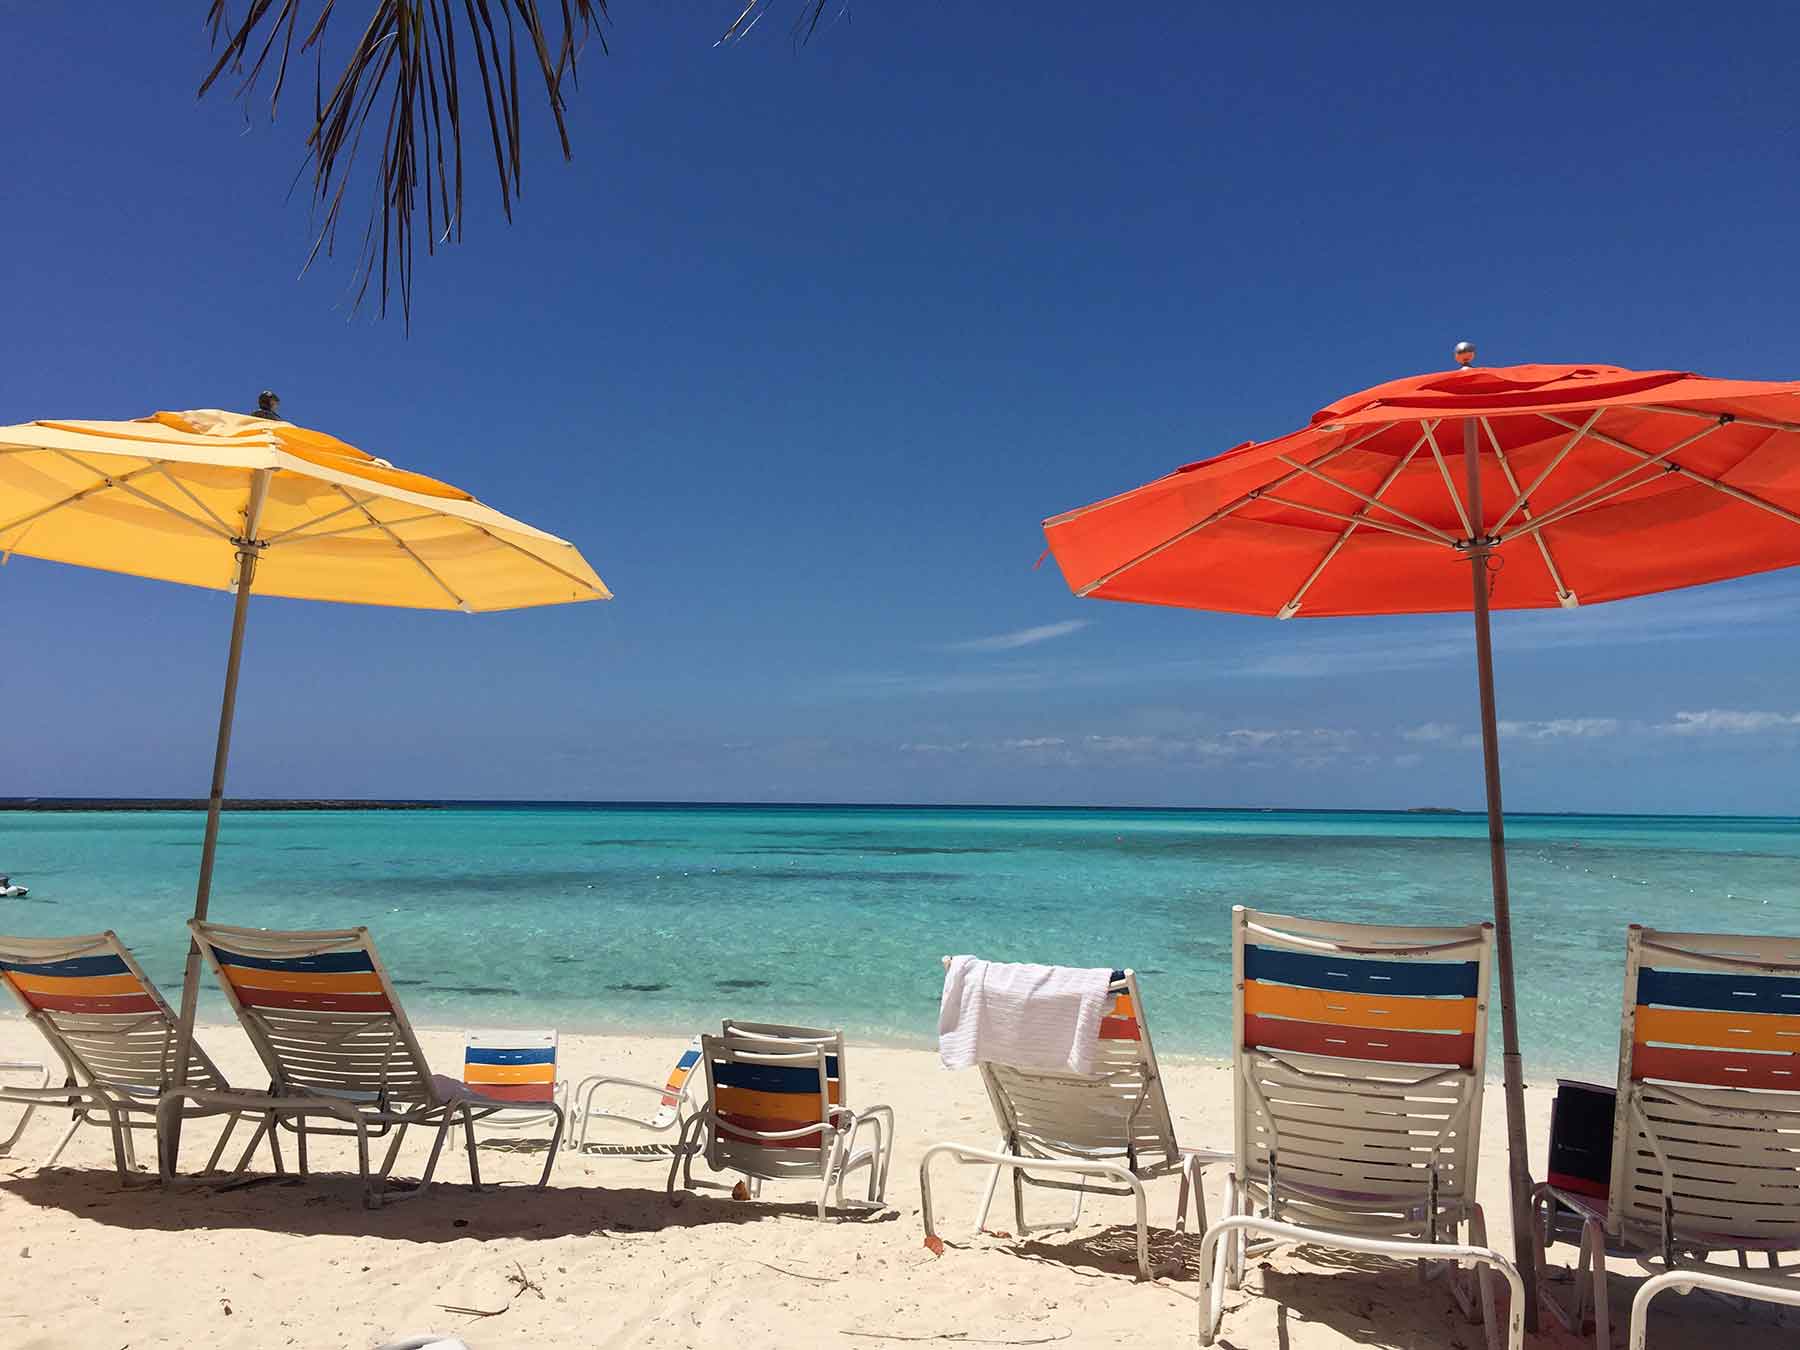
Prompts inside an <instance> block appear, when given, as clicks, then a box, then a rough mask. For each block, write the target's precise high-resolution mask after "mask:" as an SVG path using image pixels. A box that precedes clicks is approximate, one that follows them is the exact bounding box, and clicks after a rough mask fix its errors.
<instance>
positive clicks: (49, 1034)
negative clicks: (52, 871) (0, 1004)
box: [0, 932, 278, 1180]
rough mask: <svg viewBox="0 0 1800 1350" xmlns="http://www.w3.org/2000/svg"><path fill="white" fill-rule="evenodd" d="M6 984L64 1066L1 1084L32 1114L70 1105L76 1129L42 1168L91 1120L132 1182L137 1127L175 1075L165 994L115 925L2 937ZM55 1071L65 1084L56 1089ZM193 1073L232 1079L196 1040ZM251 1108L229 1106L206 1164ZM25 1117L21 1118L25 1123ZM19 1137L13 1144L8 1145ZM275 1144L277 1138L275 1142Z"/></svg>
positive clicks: (202, 1078) (213, 1084) (149, 1118)
mask: <svg viewBox="0 0 1800 1350" xmlns="http://www.w3.org/2000/svg"><path fill="white" fill-rule="evenodd" d="M0 984H4V985H5V986H6V987H7V989H8V991H9V992H11V994H12V996H13V998H15V999H16V1000H17V1001H18V1003H19V1006H20V1007H21V1008H22V1009H23V1010H24V1013H25V1019H26V1020H27V1021H28V1022H30V1023H31V1024H32V1025H33V1026H34V1027H36V1028H37V1029H38V1031H39V1033H40V1034H41V1035H42V1036H43V1037H44V1039H45V1040H46V1041H48V1042H49V1044H50V1048H51V1049H52V1050H53V1051H55V1053H56V1058H57V1060H58V1061H60V1063H61V1066H62V1070H63V1072H62V1074H61V1075H54V1073H53V1074H51V1075H46V1076H45V1078H44V1080H43V1082H42V1083H41V1084H40V1085H38V1086H36V1087H24V1086H15V1085H0V1100H3V1101H12V1102H19V1103H22V1104H23V1105H25V1107H26V1109H27V1112H29V1111H30V1110H31V1109H32V1108H33V1107H36V1106H56V1107H68V1108H69V1109H70V1112H71V1117H72V1118H71V1119H70V1122H69V1128H68V1130H67V1131H65V1132H64V1134H63V1136H62V1140H61V1141H60V1142H59V1143H58V1144H57V1146H56V1148H55V1149H54V1150H53V1151H52V1152H51V1154H50V1156H49V1158H48V1159H47V1160H46V1161H45V1163H44V1166H46V1167H52V1166H54V1165H55V1164H56V1160H57V1159H58V1158H60V1157H61V1156H62V1152H63V1150H64V1149H65V1148H67V1147H68V1145H69V1141H70V1140H71V1139H73V1138H74V1137H75V1132H76V1131H77V1130H78V1129H80V1128H81V1126H83V1125H94V1126H98V1127H100V1128H102V1129H106V1130H109V1131H111V1133H112V1140H113V1163H114V1165H115V1166H116V1167H117V1168H118V1171H119V1176H120V1179H121V1180H126V1179H129V1178H130V1176H131V1175H132V1173H133V1171H134V1170H135V1169H136V1166H137V1156H136V1151H135V1150H134V1148H133V1147H132V1132H133V1131H134V1130H151V1129H154V1128H155V1125H156V1121H155V1117H156V1106H157V1101H158V1099H159V1098H160V1097H161V1096H162V1094H163V1093H164V1092H165V1091H166V1090H167V1089H168V1087H169V1086H170V1084H171V1083H172V1082H173V1081H174V1076H175V1075H174V1064H175V1038H176V1029H175V1015H174V1013H173V1012H171V1011H170V1009H169V1005H168V1003H167V1002H166V1001H165V1000H164V999H163V996H162V994H161V992H160V991H159V990H158V989H157V988H156V986H155V985H154V984H152V983H151V982H150V980H149V978H148V977H147V976H146V975H145V974H144V972H143V970H142V968H140V967H139V965H138V963H137V960H136V958H135V957H133V956H132V954H131V953H130V952H129V951H127V950H126V949H125V946H124V944H123V943H121V942H120V941H119V938H118V935H117V934H115V933H112V932H105V933H90V934H87V935H85V936H82V937H57V938H14V937H0ZM53 1076H60V1077H66V1079H67V1081H66V1082H65V1083H64V1084H63V1085H62V1086H60V1087H57V1086H53V1085H52V1078H53ZM188 1080H189V1081H190V1082H192V1083H194V1084H195V1085H197V1086H200V1087H205V1088H210V1089H218V1090H226V1089H227V1084H226V1082H225V1076H224V1075H223V1074H221V1073H220V1072H219V1070H218V1069H217V1067H215V1066H214V1064H213V1062H212V1060H210V1059H209V1058H207V1055H206V1051H204V1050H203V1049H201V1048H200V1045H199V1043H198V1042H193V1043H192V1045H191V1048H190V1049H189V1052H188ZM247 1095H254V1094H247ZM258 1105H266V1103H261V1102H259V1103H258ZM246 1115H248V1116H259V1115H260V1112H259V1111H258V1110H257V1109H256V1108H254V1107H249V1108H244V1109H242V1110H238V1111H234V1112H232V1116H231V1120H230V1121H229V1122H228V1123H227V1124H226V1127H225V1130H224V1132H223V1133H222V1134H221V1135H220V1136H219V1141H218V1144H217V1146H216V1147H215V1148H214V1150H213V1155H212V1159H211V1161H210V1162H209V1163H208V1164H207V1170H208V1171H209V1172H210V1171H211V1170H212V1169H213V1168H215V1167H217V1166H218V1162H219V1158H220V1156H221V1155H222V1154H223V1153H224V1151H225V1146H226V1144H227V1143H228V1142H229V1141H230V1138H231V1132H232V1130H233V1129H235V1128H236V1126H237V1122H238V1120H239V1119H240V1118H241V1117H243V1116H246ZM27 1118H29V1117H27ZM24 1123H25V1122H24V1121H21V1122H20V1124H19V1128H20V1130H22V1129H23V1128H24ZM266 1129H267V1124H266V1122H265V1123H264V1125H263V1127H262V1128H260V1129H259V1130H258V1132H257V1134H256V1136H254V1137H252V1139H251V1140H250V1144H249V1146H248V1147H247V1148H246V1149H245V1151H244V1163H248V1162H249V1159H250V1155H251V1153H253V1152H254V1151H255V1148H256V1145H257V1143H258V1142H259V1140H260V1139H261V1137H262V1134H263V1133H264V1131H266ZM16 1138H17V1133H16V1132H15V1134H14V1136H13V1139H16ZM13 1139H9V1140H8V1141H7V1142H8V1146H9V1147H10V1145H11V1143H12V1142H13ZM277 1147H278V1145H277V1144H276V1142H275V1140H274V1138H273V1137H272V1136H271V1138H270V1148H271V1149H275V1148H277ZM3 1151H4V1150H0V1152H3ZM240 1165H241V1164H240Z"/></svg>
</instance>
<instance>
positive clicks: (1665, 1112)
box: [1532, 924, 1800, 1350]
mask: <svg viewBox="0 0 1800 1350" xmlns="http://www.w3.org/2000/svg"><path fill="white" fill-rule="evenodd" d="M1646 956H1648V957H1649V958H1650V959H1651V960H1652V961H1653V963H1654V965H1653V968H1654V969H1658V970H1666V971H1671V972H1682V973H1696V974H1708V975H1717V974H1724V975H1732V974H1739V975H1753V976H1767V975H1780V976H1791V977H1800V940H1796V939H1793V938H1771V937H1745V936H1736V935H1731V934H1723V933H1673V932H1659V931H1656V930H1654V929H1649V928H1644V927H1642V926H1640V925H1638V924H1632V925H1631V926H1630V927H1629V928H1627V929H1626V936H1625V991H1624V1003H1623V1012H1622V1016H1621V1021H1620V1030H1619V1077H1618V1097H1617V1105H1616V1107H1615V1109H1614V1115H1613V1172H1612V1182H1611V1185H1610V1186H1609V1188H1608V1191H1607V1201H1606V1203H1605V1204H1604V1205H1600V1204H1596V1203H1595V1201H1594V1199H1593V1198H1590V1197H1588V1196H1584V1195H1578V1194H1575V1193H1573V1192H1570V1191H1565V1190H1563V1189H1561V1188H1559V1187H1557V1186H1554V1185H1551V1184H1549V1183H1547V1182H1546V1183H1543V1184H1540V1185H1538V1186H1536V1187H1534V1188H1533V1190H1532V1201H1533V1204H1534V1207H1535V1209H1536V1213H1537V1222H1536V1223H1535V1224H1534V1225H1533V1236H1534V1239H1535V1241H1536V1244H1537V1261H1538V1268H1539V1269H1540V1270H1547V1269H1548V1267H1547V1266H1546V1264H1545V1248H1546V1247H1547V1246H1548V1245H1549V1243H1550V1241H1551V1240H1552V1237H1553V1235H1555V1236H1565V1234H1564V1233H1563V1232H1562V1230H1561V1228H1560V1226H1559V1225H1557V1223H1556V1216H1555V1211H1556V1207H1557V1206H1558V1205H1559V1204H1560V1205H1562V1206H1564V1207H1565V1208H1566V1209H1568V1210H1570V1211H1572V1212H1573V1214H1574V1215H1575V1218H1576V1220H1577V1221H1579V1223H1580V1225H1581V1237H1580V1242H1579V1246H1578V1251H1577V1257H1576V1264H1575V1268H1574V1270H1573V1272H1572V1275H1573V1280H1572V1285H1571V1288H1570V1291H1569V1297H1568V1298H1567V1300H1566V1301H1565V1300H1562V1299H1558V1298H1556V1297H1555V1296H1554V1294H1553V1292H1552V1291H1551V1290H1550V1289H1549V1288H1548V1287H1546V1288H1545V1299H1544V1303H1545V1306H1546V1307H1547V1308H1549V1310H1550V1311H1551V1313H1552V1314H1554V1315H1555V1317H1556V1319H1557V1320H1558V1321H1559V1322H1561V1323H1562V1324H1563V1326H1564V1327H1565V1328H1566V1329H1568V1330H1570V1331H1572V1332H1574V1333H1575V1334H1577V1335H1579V1334H1580V1333H1581V1331H1582V1329H1583V1328H1584V1325H1585V1323H1586V1321H1587V1318H1588V1317H1589V1316H1590V1315H1591V1316H1592V1318H1593V1321H1594V1340H1595V1344H1596V1345H1597V1346H1599V1347H1601V1350H1606V1347H1607V1345H1608V1343H1609V1340H1610V1337H1611V1326H1610V1322H1611V1310H1610V1308H1609V1306H1608V1302H1607V1292H1606V1284H1607V1265H1606V1257H1607V1253H1608V1251H1609V1250H1610V1251H1612V1252H1613V1253H1614V1254H1615V1255H1622V1256H1624V1257H1626V1258H1627V1259H1631V1258H1635V1259H1636V1260H1637V1261H1638V1263H1639V1264H1640V1265H1641V1266H1642V1267H1643V1268H1644V1269H1645V1270H1646V1271H1650V1272H1652V1274H1651V1278H1649V1279H1648V1280H1646V1281H1645V1282H1644V1283H1643V1284H1642V1285H1641V1286H1640V1287H1639V1288H1638V1290H1637V1293H1636V1294H1635V1296H1634V1297H1633V1298H1632V1303H1631V1325H1630V1332H1629V1345H1630V1347H1631V1350H1643V1347H1644V1344H1645V1341H1646V1338H1647V1336H1648V1334H1649V1333H1648V1325H1647V1324H1648V1318H1649V1313H1650V1304H1651V1302H1652V1300H1653V1299H1655V1298H1656V1296H1657V1295H1658V1294H1660V1293H1663V1292H1664V1291H1666V1290H1670V1289H1673V1290H1675V1291H1676V1292H1678V1293H1682V1294H1686V1293H1690V1292H1691V1291H1693V1290H1694V1289H1703V1290H1706V1291H1708V1292H1710V1293H1716V1294H1722V1295H1725V1296H1727V1297H1730V1298H1738V1299H1749V1300H1753V1301H1757V1302H1763V1303H1773V1304H1785V1305H1788V1306H1793V1307H1800V1269H1785V1268H1783V1267H1781V1266H1780V1264H1779V1254H1781V1253H1784V1252H1800V1198H1796V1191H1795V1190H1794V1189H1793V1188H1790V1189H1789V1190H1788V1191H1787V1196H1788V1199H1787V1203H1786V1204H1785V1205H1781V1206H1779V1213H1777V1214H1774V1215H1771V1213H1770V1211H1771V1208H1772V1207H1773V1206H1775V1204H1776V1202H1778V1201H1779V1200H1780V1199H1781V1195H1780V1193H1778V1192H1777V1191H1775V1190H1772V1189H1770V1188H1769V1187H1768V1185H1767V1182H1768V1176H1767V1172H1768V1170H1769V1168H1770V1166H1771V1164H1774V1163H1777V1161H1778V1159H1780V1158H1781V1157H1782V1155H1784V1154H1785V1155H1786V1157H1787V1158H1788V1162H1787V1163H1786V1165H1787V1166H1788V1167H1790V1168H1792V1169H1793V1171H1792V1172H1791V1173H1790V1177H1791V1180H1792V1182H1793V1186H1794V1187H1800V1149H1796V1148H1795V1147H1794V1145H1793V1144H1792V1142H1791V1141H1792V1140H1793V1138H1794V1137H1795V1134H1796V1133H1797V1132H1800V1075H1797V1076H1796V1079H1795V1087H1794V1089H1793V1090H1785V1091H1784V1090H1761V1089H1755V1088H1747V1087H1713V1086H1699V1085H1693V1086H1688V1085H1683V1086H1679V1087H1677V1086H1672V1085H1669V1084H1665V1083H1663V1082H1648V1083H1647V1082H1640V1081H1634V1069H1633V1059H1634V1055H1635V1052H1636V1042H1637V1027H1636V1014H1637V1008H1638V982H1639V973H1640V971H1641V969H1642V967H1643V964H1644V960H1645V957H1646ZM1795 1063H1796V1065H1797V1066H1800V1057H1797V1058H1796V1060H1795ZM1683 1116H1685V1117H1686V1118H1687V1119H1686V1120H1685V1121H1684V1120H1683V1119H1682V1117H1683ZM1720 1123H1724V1124H1723V1132H1721V1131H1719V1130H1713V1129H1710V1128H1709V1127H1711V1126H1714V1125H1718V1124H1720ZM1659 1126H1662V1127H1663V1128H1664V1129H1668V1128H1673V1129H1674V1130H1675V1131H1677V1132H1680V1133H1682V1134H1683V1135H1684V1136H1687V1137H1683V1138H1682V1140H1681V1146H1680V1148H1679V1150H1678V1154H1679V1165H1678V1166H1671V1162H1670V1151H1669V1150H1668V1148H1667V1145H1666V1141H1665V1140H1664V1139H1663V1138H1662V1137H1661V1136H1662V1133H1663V1130H1659V1128H1658V1127H1659ZM1696 1128H1697V1129H1698V1130H1699V1133H1698V1134H1695V1133H1693V1132H1694V1131H1695V1129H1696ZM1640 1141H1641V1144H1640ZM1633 1159H1637V1160H1639V1161H1638V1162H1637V1163H1636V1164H1635V1165H1634V1163H1633V1161H1632V1160H1633ZM1644 1159H1649V1163H1648V1164H1646V1163H1645V1162H1644V1161H1643V1160H1644ZM1747 1170H1754V1171H1755V1172H1756V1173H1757V1174H1758V1175H1756V1176H1749V1177H1745V1176H1742V1175H1741V1174H1742V1173H1744V1172H1745V1171H1747ZM1634 1177H1635V1179H1634ZM1677 1182H1679V1183H1681V1184H1680V1185H1679V1186H1678V1185H1677V1184H1676V1183H1677ZM1648 1190H1655V1191H1657V1192H1658V1193H1659V1194H1660V1195H1661V1212H1660V1213H1659V1214H1658V1215H1656V1217H1655V1218H1654V1219H1653V1220H1647V1219H1646V1217H1645V1216H1644V1215H1643V1214H1642V1213H1641V1212H1639V1213H1637V1214H1633V1213H1631V1212H1630V1211H1629V1209H1628V1207H1627V1205H1626V1204H1625V1202H1624V1197H1626V1196H1627V1195H1629V1194H1632V1193H1636V1192H1644V1191H1648ZM1744 1201H1754V1202H1756V1205H1757V1210H1756V1212H1757V1213H1758V1214H1759V1215H1760V1216H1761V1217H1762V1218H1763V1220H1764V1226H1763V1227H1761V1228H1754V1227H1752V1226H1751V1225H1750V1224H1748V1223H1747V1222H1744V1221H1743V1220H1742V1219H1741V1218H1740V1217H1739V1216H1738V1214H1737V1211H1738V1210H1739V1209H1740V1207H1741V1205H1742V1203H1743V1202H1744ZM1709 1207H1710V1209H1711V1211H1712V1212H1707V1211H1708V1208H1709ZM1721 1211H1723V1212H1721ZM1771 1218H1773V1219H1774V1220H1775V1226H1774V1228H1773V1229H1771V1228H1770V1227H1769V1226H1768V1221H1769V1219H1771ZM1727 1251H1729V1252H1735V1253H1736V1255H1737V1258H1738V1262H1739V1265H1738V1267H1737V1268H1735V1269H1734V1268H1731V1267H1727V1266H1720V1265H1717V1264H1714V1263H1713V1262H1712V1260H1711V1257H1712V1255H1713V1254H1714V1253H1716V1252H1727ZM1752 1251H1760V1252H1762V1253H1763V1254H1764V1257H1765V1259H1766V1260H1767V1262H1768V1267H1769V1268H1768V1270H1766V1271H1756V1270H1752V1269H1750V1268H1749V1254H1750V1252H1752Z"/></svg>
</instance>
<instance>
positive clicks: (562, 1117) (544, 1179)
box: [538, 1106, 569, 1191]
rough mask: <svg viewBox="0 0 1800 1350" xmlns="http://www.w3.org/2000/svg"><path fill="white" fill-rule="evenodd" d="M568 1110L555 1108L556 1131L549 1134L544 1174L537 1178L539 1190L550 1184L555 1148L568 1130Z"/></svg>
mask: <svg viewBox="0 0 1800 1350" xmlns="http://www.w3.org/2000/svg"><path fill="white" fill-rule="evenodd" d="M568 1127H569V1117H568V1112H567V1110H566V1109H565V1108H563V1107H560V1106H559V1107H557V1108H556V1133H554V1134H552V1135H551V1136H550V1147H549V1149H548V1150H547V1151H546V1152H545V1153H544V1175H543V1176H541V1177H539V1178H538V1189H539V1190H540V1191H541V1190H543V1189H544V1188H545V1187H546V1186H548V1185H549V1184H550V1169H551V1167H553V1166H554V1165H555V1164H556V1154H557V1150H558V1149H560V1148H561V1147H562V1142H563V1134H564V1133H565V1132H566V1131H567V1130H568Z"/></svg>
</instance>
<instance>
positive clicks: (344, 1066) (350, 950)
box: [188, 922, 431, 1102]
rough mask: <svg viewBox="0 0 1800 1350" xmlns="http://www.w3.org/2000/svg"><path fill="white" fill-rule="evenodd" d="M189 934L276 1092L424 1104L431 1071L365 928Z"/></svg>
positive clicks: (202, 928)
mask: <svg viewBox="0 0 1800 1350" xmlns="http://www.w3.org/2000/svg"><path fill="white" fill-rule="evenodd" d="M188 928H189V929H190V930H191V931H192V932H193V934H194V940H195V941H196V942H197V943H198V944H199V945H200V950H201V952H202V953H203V954H204V955H205V957H206V961H207V964H208V965H210V966H211V967H212V970H213V973H214V975H216V976H217V977H218V980H219V984H220V985H221V986H222V987H223V988H224V990H225V997H226V998H227V999H228V1000H229V1001H230V1003H231V1007H232V1010H233V1011H234V1012H235V1013H237V1017H238V1022H239V1023H240V1024H241V1025H242V1026H243V1028H244V1033H245V1034H246V1035H247V1036H249V1038H250V1042H251V1044H252V1045H254V1046H255V1047H256V1051H257V1054H258V1055H259V1056H261V1058H262V1061H263V1064H264V1066H265V1067H266V1068H267V1069H268V1070H269V1075H270V1077H271V1078H272V1079H273V1080H274V1083H275V1086H276V1090H277V1091H281V1092H296V1091H297V1092H303V1093H304V1092H325V1093H333V1094H337V1095H340V1096H344V1097H349V1098H352V1099H359V1100H360V1099H367V1100H370V1101H376V1102H390V1101H392V1102H417V1101H424V1100H429V1099H430V1097H431V1088H430V1080H431V1070H430V1067H429V1066H428V1064H427V1063H426V1060H425V1054H424V1052H423V1051H422V1050H421V1049H420V1048H419V1042H418V1038H417V1037H416V1036H415V1035H414V1034H413V1030H412V1026H411V1024H410V1023H409V1022H408V1021H407V1019H406V1013H405V1011H404V1009H402V1008H401V1006H400V1001H399V1000H398V999H397V998H396V997H395V996H394V991H393V985H392V983H391V982H390V981H389V979H388V977H387V972H386V970H385V969H384V968H383V967H382V964H381V959H380V957H379V956H377V955H376V952H375V944H374V942H373V941H372V940H371V939H370V937H369V930H368V929H366V928H347V929H337V930H331V931H323V932H284V931H281V930H278V929H267V928H234V927H231V926H229V925H226V924H214V923H197V922H190V923H189V924H188Z"/></svg>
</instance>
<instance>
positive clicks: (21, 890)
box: [0, 876, 31, 900]
mask: <svg viewBox="0 0 1800 1350" xmlns="http://www.w3.org/2000/svg"><path fill="white" fill-rule="evenodd" d="M30 894H31V888H30V887H29V886H15V885H13V879H12V878H11V877H8V876H0V899H6V900H23V899H24V898H25V897H26V896H28V895H30Z"/></svg>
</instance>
